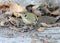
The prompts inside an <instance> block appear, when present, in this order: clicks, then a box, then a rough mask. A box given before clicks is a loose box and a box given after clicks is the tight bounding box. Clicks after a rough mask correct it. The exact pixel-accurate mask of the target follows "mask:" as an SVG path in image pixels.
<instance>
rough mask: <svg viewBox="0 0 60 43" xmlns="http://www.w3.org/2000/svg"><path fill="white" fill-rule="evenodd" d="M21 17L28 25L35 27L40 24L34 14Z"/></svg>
mask: <svg viewBox="0 0 60 43" xmlns="http://www.w3.org/2000/svg"><path fill="white" fill-rule="evenodd" d="M19 14H20V13H19ZM20 16H21V18H22V20H23V22H24V23H25V24H26V25H35V24H36V23H37V22H38V17H37V16H36V15H35V14H33V13H29V12H27V13H25V14H20Z"/></svg>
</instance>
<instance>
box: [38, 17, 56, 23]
mask: <svg viewBox="0 0 60 43" xmlns="http://www.w3.org/2000/svg"><path fill="white" fill-rule="evenodd" d="M38 22H39V23H42V22H43V23H47V24H51V23H52V24H54V23H55V22H56V19H55V18H54V17H51V16H40V17H39V21H38ZM39 23H38V24H39Z"/></svg>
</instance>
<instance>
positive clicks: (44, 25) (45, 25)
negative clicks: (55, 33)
mask: <svg viewBox="0 0 60 43" xmlns="http://www.w3.org/2000/svg"><path fill="white" fill-rule="evenodd" d="M40 25H41V26H42V27H51V25H50V24H46V23H41V24H40Z"/></svg>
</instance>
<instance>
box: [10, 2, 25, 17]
mask: <svg viewBox="0 0 60 43" xmlns="http://www.w3.org/2000/svg"><path fill="white" fill-rule="evenodd" d="M9 5H10V12H11V13H13V15H14V16H16V17H19V14H18V13H24V12H26V9H25V8H24V6H21V5H18V4H16V3H14V2H9Z"/></svg>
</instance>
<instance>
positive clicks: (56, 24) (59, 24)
mask: <svg viewBox="0 0 60 43" xmlns="http://www.w3.org/2000/svg"><path fill="white" fill-rule="evenodd" d="M51 25H52V27H56V26H59V27H60V23H55V24H51Z"/></svg>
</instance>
